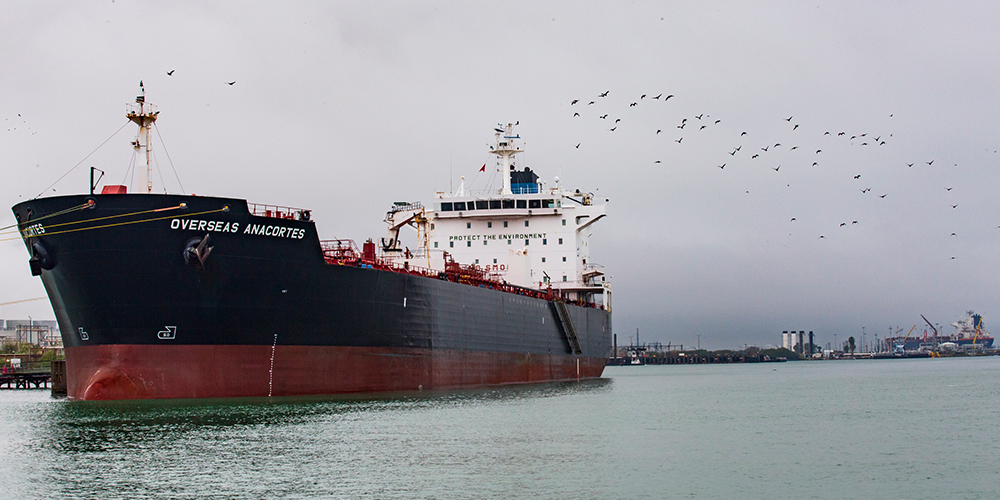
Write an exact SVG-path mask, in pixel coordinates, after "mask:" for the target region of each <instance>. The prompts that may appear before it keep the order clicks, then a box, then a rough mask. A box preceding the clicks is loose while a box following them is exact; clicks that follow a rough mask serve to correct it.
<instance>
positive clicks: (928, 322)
mask: <svg viewBox="0 0 1000 500" xmlns="http://www.w3.org/2000/svg"><path fill="white" fill-rule="evenodd" d="M920 317H921V318H924V315H923V314H921V315H920ZM924 322H926V323H927V326H929V327H931V330H934V336H935V337H937V336H938V331H937V328H934V325H932V324H931V322H930V321H928V320H927V318H924Z"/></svg>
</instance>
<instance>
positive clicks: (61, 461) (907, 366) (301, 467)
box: [0, 357, 1000, 499]
mask: <svg viewBox="0 0 1000 500" xmlns="http://www.w3.org/2000/svg"><path fill="white" fill-rule="evenodd" d="M998 421H1000V357H983V358H951V359H904V360H868V361H823V362H788V363H766V364H732V365H684V366H636V367H633V366H626V367H609V368H608V369H607V370H606V371H605V378H604V379H602V380H596V381H585V382H580V383H561V384H546V385H536V386H529V387H514V388H501V389H489V390H479V391H463V392H452V393H423V394H413V395H399V396H394V397H380V398H351V399H344V398H339V399H335V398H303V399H285V398H282V399H262V400H213V401H143V402H115V403H102V402H96V403H95V402H69V401H66V400H62V399H53V398H51V397H50V396H49V394H48V391H43V390H31V391H24V390H22V391H11V390H3V391H0V493H2V494H3V497H4V498H46V499H48V498H106V499H117V498H130V499H131V498H559V499H561V498H599V499H605V498H740V499H775V498H820V499H827V498H845V499H847V498H850V499H855V498H886V499H896V498H899V499H918V498H926V499H939V498H983V499H995V498H1000V451H998V443H1000V430H998V425H997V424H998Z"/></svg>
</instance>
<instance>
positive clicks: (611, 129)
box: [608, 125, 618, 132]
mask: <svg viewBox="0 0 1000 500" xmlns="http://www.w3.org/2000/svg"><path fill="white" fill-rule="evenodd" d="M616 128H618V125H615V126H614V127H611V128H609V129H608V130H610V131H612V132H614V131H615V129H616Z"/></svg>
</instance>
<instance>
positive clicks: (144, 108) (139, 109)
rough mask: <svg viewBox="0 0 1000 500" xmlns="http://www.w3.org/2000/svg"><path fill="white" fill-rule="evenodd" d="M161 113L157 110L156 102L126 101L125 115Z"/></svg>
mask: <svg viewBox="0 0 1000 500" xmlns="http://www.w3.org/2000/svg"><path fill="white" fill-rule="evenodd" d="M156 113H159V111H157V110H156V105H155V104H149V103H146V102H140V103H126V104H125V115H126V116H128V115H132V116H140V115H151V114H156Z"/></svg>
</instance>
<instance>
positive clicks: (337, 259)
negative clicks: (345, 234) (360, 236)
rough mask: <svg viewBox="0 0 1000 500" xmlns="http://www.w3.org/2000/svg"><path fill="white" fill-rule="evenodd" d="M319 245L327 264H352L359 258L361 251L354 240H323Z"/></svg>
mask: <svg viewBox="0 0 1000 500" xmlns="http://www.w3.org/2000/svg"><path fill="white" fill-rule="evenodd" d="M319 246H320V248H322V249H323V257H324V258H325V259H326V262H327V263H328V264H347V265H354V264H356V263H357V262H359V261H360V260H361V252H360V251H358V246H357V245H356V244H354V240H323V241H320V242H319Z"/></svg>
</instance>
